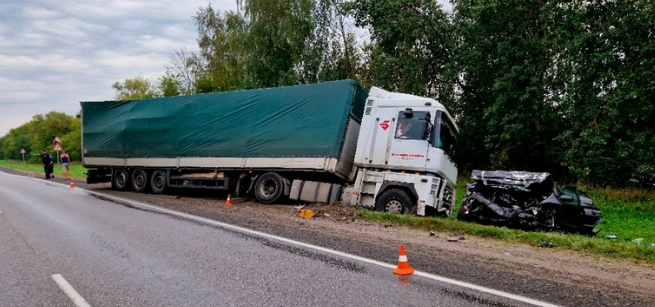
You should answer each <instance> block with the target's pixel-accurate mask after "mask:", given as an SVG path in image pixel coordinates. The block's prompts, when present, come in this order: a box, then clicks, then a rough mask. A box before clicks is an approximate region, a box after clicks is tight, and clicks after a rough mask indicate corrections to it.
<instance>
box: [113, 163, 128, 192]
mask: <svg viewBox="0 0 655 307" xmlns="http://www.w3.org/2000/svg"><path fill="white" fill-rule="evenodd" d="M111 187H112V188H113V189H114V190H118V191H127V189H129V188H130V172H129V171H128V170H126V169H124V168H118V169H115V170H114V173H113V174H112V176H111Z"/></svg>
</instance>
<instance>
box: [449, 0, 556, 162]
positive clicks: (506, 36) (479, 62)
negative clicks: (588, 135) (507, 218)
mask: <svg viewBox="0 0 655 307" xmlns="http://www.w3.org/2000/svg"><path fill="white" fill-rule="evenodd" d="M545 3H546V1H531V0H512V1H500V0H498V1H485V2H484V3H483V4H478V3H477V1H468V0H462V1H456V3H455V18H454V23H455V29H456V35H457V36H458V37H460V38H461V39H460V40H459V41H458V43H457V45H456V47H455V49H454V51H453V54H454V58H455V63H454V65H455V69H456V71H457V72H458V89H459V90H458V92H459V93H460V97H459V99H458V100H457V103H456V107H455V108H454V109H455V112H456V114H457V115H458V117H459V118H460V122H459V124H460V126H461V128H462V131H461V137H460V140H462V142H461V143H460V145H461V147H460V148H459V154H460V155H461V156H460V157H459V160H460V161H461V162H462V163H461V164H463V166H465V167H468V168H481V167H492V168H500V169H522V170H532V171H551V172H557V170H558V168H559V161H558V160H557V159H556V158H555V159H553V157H557V153H558V152H559V151H560V150H561V149H560V148H558V146H557V144H556V143H553V142H552V139H553V138H555V137H556V136H557V135H558V133H559V131H560V129H562V123H561V122H562V120H563V119H562V117H561V116H560V115H559V114H558V113H560V111H559V108H558V103H557V101H554V99H553V97H550V95H548V92H549V83H548V80H547V79H546V77H547V72H548V69H549V67H550V64H551V52H552V51H551V50H552V49H551V48H552V46H550V45H547V44H546V43H545V40H544V30H545V29H544V25H543V23H544V17H543V16H542V14H543V10H544V5H545ZM479 157H485V158H487V159H486V160H485V159H480V158H479Z"/></svg>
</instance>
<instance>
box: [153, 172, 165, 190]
mask: <svg viewBox="0 0 655 307" xmlns="http://www.w3.org/2000/svg"><path fill="white" fill-rule="evenodd" d="M166 183H167V182H166V171H162V170H156V171H154V172H152V176H150V188H151V189H152V192H153V193H155V194H162V193H164V192H165V191H166V188H167V187H168V186H167V185H166Z"/></svg>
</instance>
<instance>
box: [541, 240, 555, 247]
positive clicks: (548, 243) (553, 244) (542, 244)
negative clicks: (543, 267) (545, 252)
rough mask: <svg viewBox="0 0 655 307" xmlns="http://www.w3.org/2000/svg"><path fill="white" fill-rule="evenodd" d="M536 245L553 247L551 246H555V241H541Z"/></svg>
mask: <svg viewBox="0 0 655 307" xmlns="http://www.w3.org/2000/svg"><path fill="white" fill-rule="evenodd" d="M538 246H539V247H547V248H553V247H555V243H553V242H550V241H542V242H539V245H538Z"/></svg>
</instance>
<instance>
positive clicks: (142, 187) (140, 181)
mask: <svg viewBox="0 0 655 307" xmlns="http://www.w3.org/2000/svg"><path fill="white" fill-rule="evenodd" d="M149 183H150V175H149V174H148V172H146V171H145V170H143V169H140V168H137V169H135V170H134V172H132V189H133V190H134V192H138V193H142V192H145V191H146V189H147V188H148V185H149Z"/></svg>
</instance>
